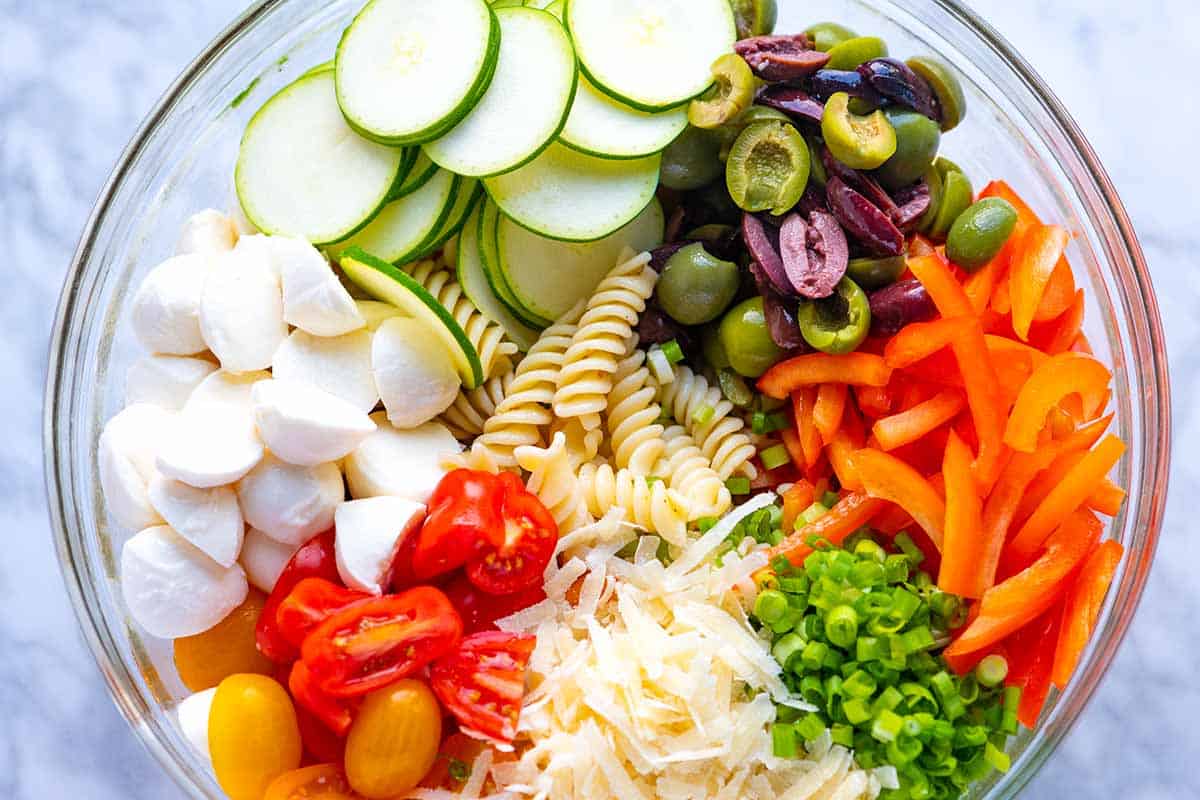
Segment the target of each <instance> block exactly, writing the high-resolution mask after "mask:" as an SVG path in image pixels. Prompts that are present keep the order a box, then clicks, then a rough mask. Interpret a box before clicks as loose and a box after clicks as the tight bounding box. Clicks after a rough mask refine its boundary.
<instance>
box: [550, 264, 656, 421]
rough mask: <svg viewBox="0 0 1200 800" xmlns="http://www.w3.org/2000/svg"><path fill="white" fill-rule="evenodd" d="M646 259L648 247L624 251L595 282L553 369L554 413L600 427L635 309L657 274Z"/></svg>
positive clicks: (633, 323) (642, 305) (635, 319)
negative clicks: (563, 353)
mask: <svg viewBox="0 0 1200 800" xmlns="http://www.w3.org/2000/svg"><path fill="white" fill-rule="evenodd" d="M649 263H650V254H649V253H642V254H641V255H638V256H631V255H629V254H628V251H627V252H626V254H625V255H624V256H623V257H622V259H621V263H619V264H618V265H617V266H616V267H614V268H613V270H612V272H610V273H609V274H608V276H607V277H606V278H605V279H604V280H602V281H601V282H600V285H599V286H597V287H596V292H595V294H593V295H592V297H591V299H589V300H588V304H587V310H586V311H585V312H584V314H583V318H582V319H581V320H580V321H579V330H577V331H576V332H575V336H574V338H573V339H572V340H571V347H570V348H569V349H568V350H567V355H566V358H564V360H563V366H562V370H561V371H560V372H559V373H558V380H557V384H556V385H557V390H556V391H555V393H554V413H555V414H557V415H558V416H560V417H563V418H572V417H577V418H579V419H580V420H581V422H582V423H583V426H584V429H585V430H589V431H590V430H595V429H596V428H599V427H600V422H601V420H600V414H601V412H603V411H604V409H605V407H606V406H607V404H608V403H607V399H606V398H607V395H608V393H609V392H610V391H612V386H613V374H614V373H615V372H616V371H617V363H618V361H620V359H622V358H624V357H625V355H626V354H627V353H628V352H629V351H630V349H631V347H632V342H633V331H634V328H635V327H636V326H637V322H638V315H639V314H641V313H642V311H644V310H645V308H646V301H647V300H648V299H649V298H650V295H651V294H652V293H653V292H654V285H655V283H656V282H657V281H658V274H657V273H656V272H655V271H654V270H653V269H652V268H650V267H649V266H648V265H649Z"/></svg>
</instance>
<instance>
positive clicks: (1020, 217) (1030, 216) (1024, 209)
mask: <svg viewBox="0 0 1200 800" xmlns="http://www.w3.org/2000/svg"><path fill="white" fill-rule="evenodd" d="M979 197H980V198H984V197H999V198H1002V199H1004V200H1007V201H1008V202H1009V204H1011V205H1012V207H1013V208H1014V209H1016V212H1017V229H1018V230H1021V229H1024V228H1026V227H1028V226H1029V225H1040V224H1041V222H1042V221H1041V219H1040V218H1038V215H1037V214H1036V213H1034V211H1033V209H1032V208H1030V207H1029V204H1028V203H1026V202H1025V201H1024V200H1022V199H1021V196H1020V195H1019V194H1017V193H1016V192H1015V191H1013V188H1012V187H1011V186H1009V185H1008V182H1007V181H992V182H991V183H989V184H988V185H987V186H985V187H983V191H981V192H980V193H979ZM1010 241H1011V238H1010Z"/></svg>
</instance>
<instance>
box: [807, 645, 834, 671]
mask: <svg viewBox="0 0 1200 800" xmlns="http://www.w3.org/2000/svg"><path fill="white" fill-rule="evenodd" d="M828 652H829V645H827V644H825V643H824V642H809V643H808V644H807V645H805V646H804V654H803V655H802V656H801V657H800V663H802V664H803V665H804V666H805V667H807V668H808V669H810V670H812V671H813V672H816V671H817V670H818V669H820V668H821V664H822V663H823V662H824V661H825V654H826V653H828Z"/></svg>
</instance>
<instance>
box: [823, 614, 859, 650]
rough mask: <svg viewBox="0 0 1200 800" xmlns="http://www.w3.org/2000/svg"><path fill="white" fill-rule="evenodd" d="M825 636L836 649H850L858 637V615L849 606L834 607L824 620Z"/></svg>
mask: <svg viewBox="0 0 1200 800" xmlns="http://www.w3.org/2000/svg"><path fill="white" fill-rule="evenodd" d="M825 635H826V636H828V637H829V641H831V642H832V643H834V644H836V645H837V646H838V647H850V646H851V645H853V644H854V640H855V639H856V638H857V637H858V614H857V613H855V611H854V609H853V608H851V607H850V606H836V607H834V608H832V609H830V611H829V614H828V616H826V618H825Z"/></svg>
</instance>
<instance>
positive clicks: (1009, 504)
mask: <svg viewBox="0 0 1200 800" xmlns="http://www.w3.org/2000/svg"><path fill="white" fill-rule="evenodd" d="M1057 452H1058V449H1057V447H1056V446H1055V445H1054V444H1049V445H1047V446H1046V447H1044V448H1042V449H1041V450H1039V451H1037V452H1034V453H1014V454H1013V457H1012V458H1011V459H1009V462H1008V465H1007V466H1005V468H1004V471H1003V472H1001V473H1000V477H999V479H998V480H997V481H996V485H995V486H994V487H992V492H991V494H990V495H988V498H987V502H986V503H985V504H984V506H983V543H982V547H981V548H980V556H979V559H980V564H979V570H980V572H981V573H982V574H983V576H984V579H985V580H986V582H987V584H988V585H989V586H991V585H992V584H994V583H995V582H996V570H997V568H998V567H999V566H1000V554H1001V553H1002V552H1003V551H1004V544H1005V542H1006V541H1007V539H1008V530H1009V527H1010V526H1011V525H1012V523H1013V520H1014V519H1015V518H1016V514H1017V509H1018V507H1019V506H1020V503H1021V498H1022V497H1023V496H1024V495H1025V490H1026V489H1027V488H1028V487H1029V484H1030V483H1031V482H1032V481H1033V479H1034V478H1035V477H1036V476H1037V475H1038V473H1040V472H1042V471H1043V470H1044V469H1046V467H1047V466H1049V465H1050V463H1051V462H1052V461H1053V460H1054V456H1055V454H1056V453H1057Z"/></svg>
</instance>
